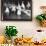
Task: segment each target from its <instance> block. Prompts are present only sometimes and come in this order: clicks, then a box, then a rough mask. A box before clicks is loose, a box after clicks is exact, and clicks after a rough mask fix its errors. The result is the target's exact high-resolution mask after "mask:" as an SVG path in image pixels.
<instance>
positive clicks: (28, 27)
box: [0, 0, 46, 36]
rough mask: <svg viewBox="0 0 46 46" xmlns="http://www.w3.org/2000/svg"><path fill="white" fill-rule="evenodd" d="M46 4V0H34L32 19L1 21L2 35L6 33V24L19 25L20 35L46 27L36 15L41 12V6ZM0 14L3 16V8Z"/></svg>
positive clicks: (28, 34) (29, 33)
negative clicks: (36, 18) (38, 20)
mask: <svg viewBox="0 0 46 46" xmlns="http://www.w3.org/2000/svg"><path fill="white" fill-rule="evenodd" d="M42 5H46V0H33V8H32V9H33V13H32V14H33V15H32V21H0V35H1V34H4V31H5V30H4V29H5V26H6V25H14V26H16V27H17V29H18V31H19V33H18V35H19V36H21V35H22V34H23V35H24V36H31V33H32V32H35V31H36V29H44V30H45V28H43V27H40V26H39V25H38V23H37V21H36V20H35V17H36V15H38V14H40V13H41V11H40V6H42ZM0 7H1V0H0ZM0 16H1V8H0Z"/></svg>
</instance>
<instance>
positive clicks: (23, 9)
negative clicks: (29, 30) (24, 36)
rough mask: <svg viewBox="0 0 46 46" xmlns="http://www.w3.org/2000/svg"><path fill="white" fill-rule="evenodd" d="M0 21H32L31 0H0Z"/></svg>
mask: <svg viewBox="0 0 46 46" xmlns="http://www.w3.org/2000/svg"><path fill="white" fill-rule="evenodd" d="M13 7H14V8H13ZM11 9H12V10H11ZM1 21H32V0H1Z"/></svg>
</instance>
